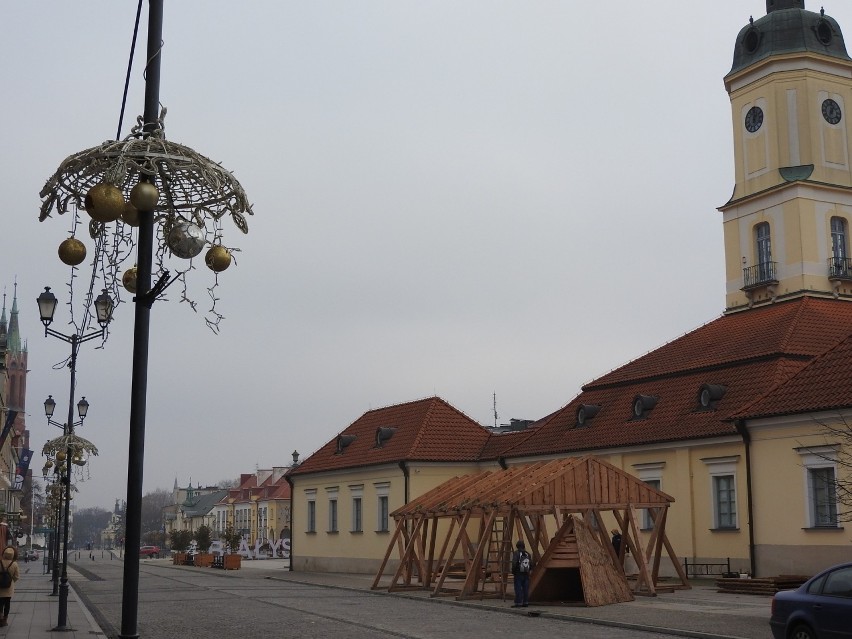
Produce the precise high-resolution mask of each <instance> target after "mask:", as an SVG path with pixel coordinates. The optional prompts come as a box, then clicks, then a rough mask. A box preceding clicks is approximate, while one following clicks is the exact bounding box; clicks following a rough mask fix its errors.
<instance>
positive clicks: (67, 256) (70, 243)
mask: <svg viewBox="0 0 852 639" xmlns="http://www.w3.org/2000/svg"><path fill="white" fill-rule="evenodd" d="M59 259H60V260H62V262H63V263H64V264H67V265H68V266H77V265H78V264H80V263H82V261H83V260H85V259H86V245H85V244H83V243H82V242H81V241H80V240H78V239H77V238H76V237H69V238H68V239H66V240H63V241H62V244H60V245H59Z"/></svg>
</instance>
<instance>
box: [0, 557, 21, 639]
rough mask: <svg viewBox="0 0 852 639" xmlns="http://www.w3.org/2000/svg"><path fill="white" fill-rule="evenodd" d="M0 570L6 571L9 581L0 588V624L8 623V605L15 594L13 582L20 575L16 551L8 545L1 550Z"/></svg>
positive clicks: (6, 624) (5, 624)
mask: <svg viewBox="0 0 852 639" xmlns="http://www.w3.org/2000/svg"><path fill="white" fill-rule="evenodd" d="M0 572H8V573H9V577H11V583H10V584H9V586H8V587H6V588H0V626H8V625H9V606H10V605H11V603H12V595H14V594H15V582H16V581H18V579H19V578H20V576H21V573H20V570H19V569H18V551H17V550H16V549H15V548H13V547H12V546H9V547H8V548H6V550H4V551H3V558H2V559H0Z"/></svg>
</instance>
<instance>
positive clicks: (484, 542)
mask: <svg viewBox="0 0 852 639" xmlns="http://www.w3.org/2000/svg"><path fill="white" fill-rule="evenodd" d="M496 518H497V512H496V511H494V512H492V513H491V515H489V517H488V519H486V520H485V521H484V522H483V525H480V527H479V530H480V532H481V534H480V535H479V543H478V544H477V546H476V552H474V553H473V557H472V558H471V562H470V569H469V570H468V571H467V577H466V579H465V580H464V585H463V586H462V591H461V595H460V598H464V597H469V596H470V595H472V594H473V593H474V592H476V591H477V590H478V589H479V575H480V572H481V570H482V555H483V553H484V552H485V548H486V547H487V546H488V542H489V540H490V531H491V528H492V527H493V526H494V520H495V519H496Z"/></svg>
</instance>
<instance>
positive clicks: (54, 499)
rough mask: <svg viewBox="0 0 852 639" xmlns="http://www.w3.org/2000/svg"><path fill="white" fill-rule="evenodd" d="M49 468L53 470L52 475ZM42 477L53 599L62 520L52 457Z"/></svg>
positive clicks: (59, 487) (60, 499)
mask: <svg viewBox="0 0 852 639" xmlns="http://www.w3.org/2000/svg"><path fill="white" fill-rule="evenodd" d="M49 399H52V398H49ZM51 468H53V472H52V473H51V470H50V469H51ZM42 476H43V477H44V482H45V484H46V483H47V482H51V486H50V491H49V496H50V501H49V502H48V503H49V504H50V516H51V523H52V526H51V528H52V530H51V531H50V545H49V546H48V557H47V566H48V570H49V572H50V574H51V578H50V580H51V582H52V583H53V590H52V591H51V593H50V596H51V597H55V596H57V595H58V594H59V563H58V562H57V558H58V557H59V525H60V523H61V519H62V518H61V513H62V490H61V485H60V483H59V479H60V477H61V473H60V472H59V464H58V463H57V462H56V461H55V460H54V459H53V458H52V457H48V460H47V461H46V462H45V464H44V468H42Z"/></svg>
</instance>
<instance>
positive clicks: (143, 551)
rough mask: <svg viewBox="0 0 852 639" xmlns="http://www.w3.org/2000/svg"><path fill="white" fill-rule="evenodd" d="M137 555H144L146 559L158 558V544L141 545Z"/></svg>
mask: <svg viewBox="0 0 852 639" xmlns="http://www.w3.org/2000/svg"><path fill="white" fill-rule="evenodd" d="M139 556H140V557H145V558H146V559H151V558H152V557H153V558H154V559H158V558H159V557H160V547H159V546H142V547H141V548H140V549H139Z"/></svg>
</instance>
